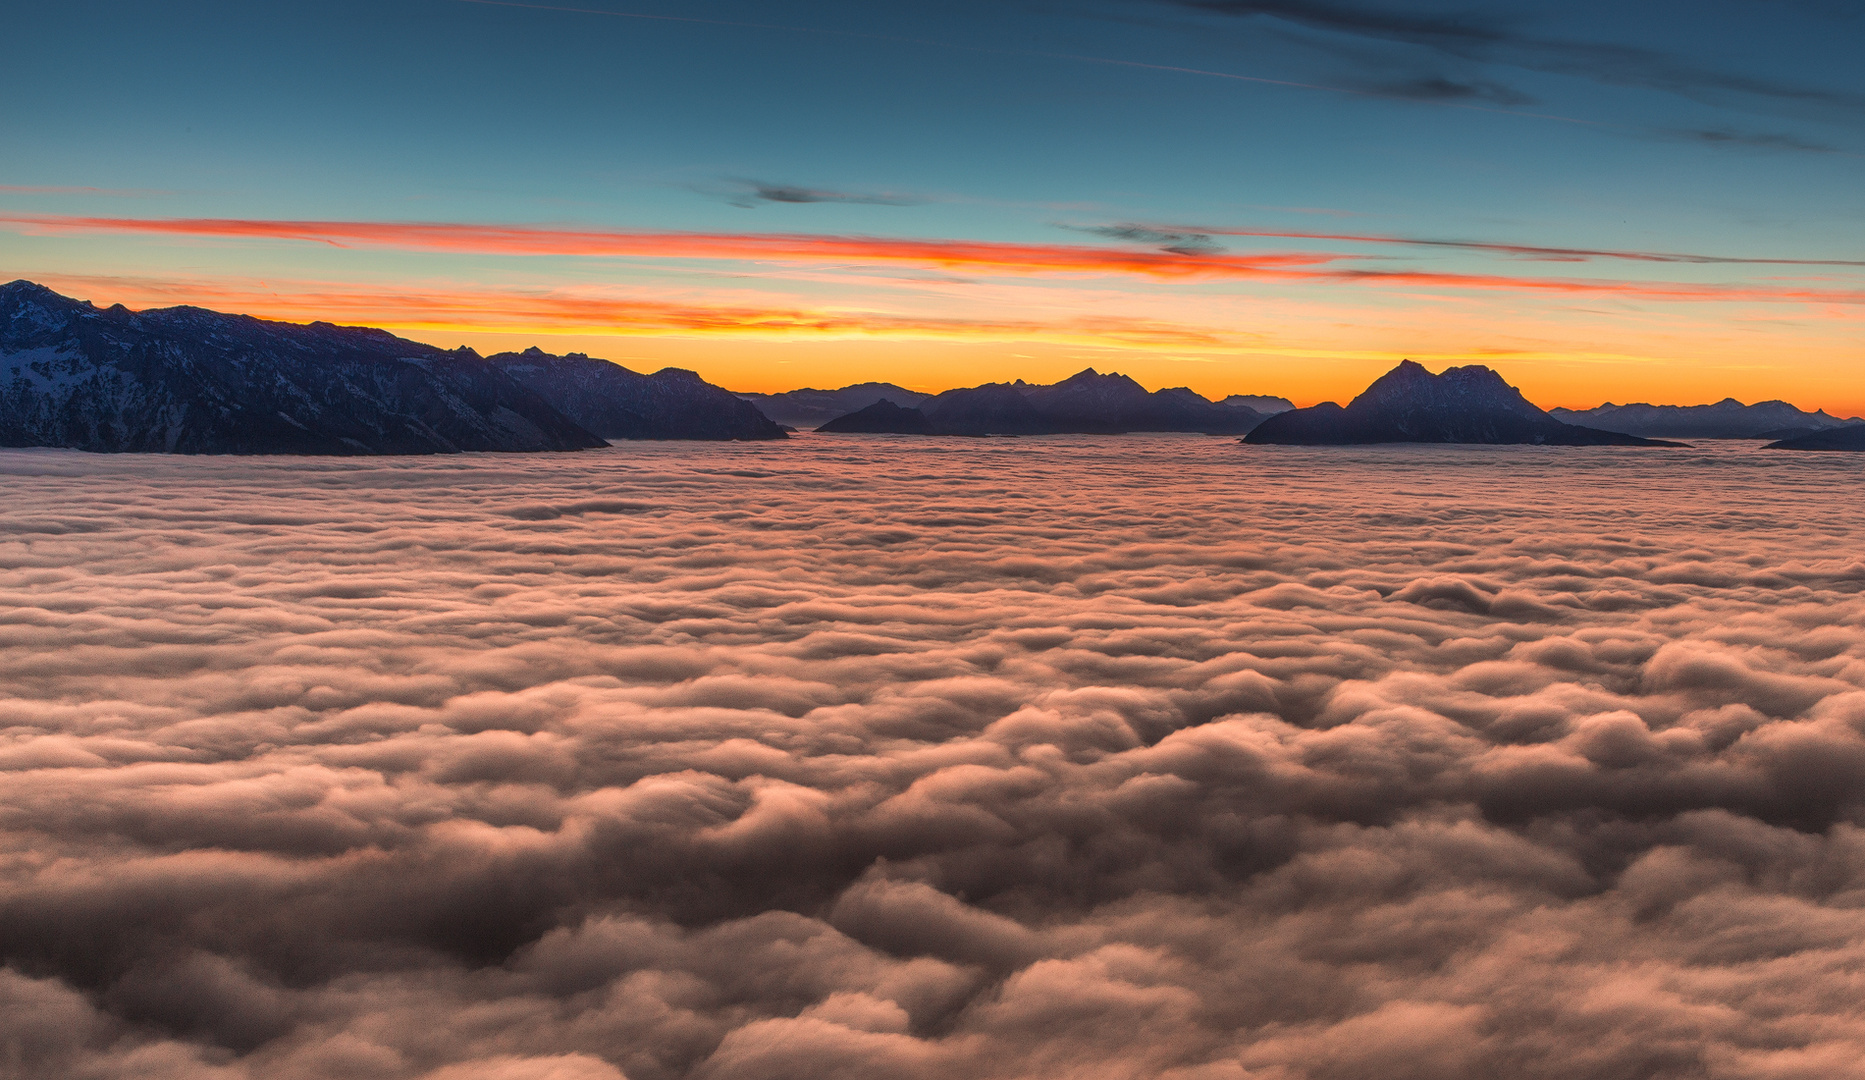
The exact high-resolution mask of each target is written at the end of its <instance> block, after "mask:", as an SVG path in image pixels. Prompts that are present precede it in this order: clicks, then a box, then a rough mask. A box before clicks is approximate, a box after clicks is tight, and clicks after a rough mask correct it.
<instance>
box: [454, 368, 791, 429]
mask: <svg viewBox="0 0 1865 1080" xmlns="http://www.w3.org/2000/svg"><path fill="white" fill-rule="evenodd" d="M486 363H487V364H489V365H491V366H492V367H493V368H494V369H495V370H497V371H500V372H502V373H504V374H505V375H506V376H508V377H510V378H511V379H512V380H513V381H515V382H517V383H519V384H521V385H523V386H525V387H528V388H529V389H531V390H533V391H535V392H536V393H537V394H538V396H540V397H542V398H543V399H544V400H546V401H548V402H550V403H551V404H552V405H554V406H556V408H557V410H558V411H559V412H561V413H563V414H564V415H565V416H568V417H569V418H570V419H572V420H574V421H576V422H577V423H578V424H581V425H582V426H583V427H585V428H588V429H589V430H590V431H593V432H595V433H596V434H597V435H600V436H601V437H602V438H604V439H736V440H747V441H749V440H759V439H781V438H784V437H785V435H784V429H783V428H781V427H779V426H778V425H776V424H774V423H772V422H771V421H770V419H769V418H767V417H766V416H765V415H764V414H763V413H762V412H760V411H759V410H758V407H757V406H756V405H753V404H752V403H751V402H749V401H746V400H745V399H744V398H743V397H741V396H740V395H738V394H734V393H732V392H731V391H729V390H723V389H721V388H719V387H717V386H714V385H712V384H711V383H709V382H707V381H705V380H704V379H702V378H700V377H699V376H698V375H696V374H694V373H693V372H691V371H687V370H684V369H682V368H662V369H661V370H659V371H657V372H655V373H654V374H652V375H642V374H638V373H636V372H633V371H630V370H628V369H627V368H625V367H623V366H621V365H620V364H615V363H611V362H609V361H607V360H597V359H593V358H591V357H589V356H585V355H583V354H582V353H570V354H569V355H568V356H553V355H551V354H550V353H547V352H544V351H543V350H542V349H538V348H535V347H534V348H530V349H526V350H525V351H524V352H521V353H511V352H507V353H498V354H496V355H493V356H489V357H487V358H486Z"/></svg>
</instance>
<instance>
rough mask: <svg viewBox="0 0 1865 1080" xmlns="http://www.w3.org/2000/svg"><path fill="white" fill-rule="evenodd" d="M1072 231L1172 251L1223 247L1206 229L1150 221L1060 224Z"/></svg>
mask: <svg viewBox="0 0 1865 1080" xmlns="http://www.w3.org/2000/svg"><path fill="white" fill-rule="evenodd" d="M1062 228H1064V229H1069V230H1071V231H1073V232H1083V233H1088V234H1090V235H1093V236H1100V237H1105V238H1106V239H1109V240H1127V241H1131V242H1133V243H1136V244H1147V245H1149V246H1152V247H1156V248H1158V249H1159V250H1161V251H1169V252H1171V253H1172V254H1174V255H1215V254H1217V253H1219V252H1222V251H1223V250H1224V248H1223V247H1222V246H1221V245H1219V244H1218V242H1217V241H1215V240H1213V239H1211V236H1210V234H1209V233H1202V232H1193V231H1178V230H1172V229H1162V228H1157V227H1155V226H1151V225H1063V226H1062Z"/></svg>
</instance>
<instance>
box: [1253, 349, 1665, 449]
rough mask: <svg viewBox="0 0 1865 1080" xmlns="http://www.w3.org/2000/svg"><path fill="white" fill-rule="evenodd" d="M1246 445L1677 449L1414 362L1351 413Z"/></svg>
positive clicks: (1272, 422)
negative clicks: (1570, 420)
mask: <svg viewBox="0 0 1865 1080" xmlns="http://www.w3.org/2000/svg"><path fill="white" fill-rule="evenodd" d="M1244 441H1245V442H1248V443H1259V444H1263V443H1281V444H1292V445H1301V446H1325V445H1353V444H1362V443H1395V442H1422V443H1538V444H1544V445H1548V446H1675V445H1677V444H1675V443H1665V442H1660V441H1657V440H1651V439H1643V438H1639V437H1638V436H1635V435H1625V434H1621V433H1619V432H1613V431H1601V430H1598V429H1596V428H1589V427H1581V426H1578V425H1575V424H1565V423H1562V422H1561V421H1559V420H1557V419H1555V418H1554V417H1552V416H1550V415H1548V414H1547V413H1546V412H1544V411H1543V410H1541V409H1539V408H1537V407H1536V406H1535V405H1533V404H1531V403H1530V402H1529V401H1528V399H1527V398H1525V397H1523V396H1522V392H1521V391H1520V390H1517V389H1516V388H1515V387H1513V386H1510V385H1509V384H1508V383H1507V382H1506V381H1504V380H1503V378H1502V376H1501V375H1498V374H1497V373H1496V372H1495V371H1493V370H1491V369H1490V368H1487V367H1483V366H1481V365H1477V364H1472V365H1469V366H1466V367H1454V368H1447V369H1445V370H1444V371H1443V372H1441V373H1439V374H1436V375H1433V374H1432V373H1431V372H1429V371H1427V370H1425V368H1424V366H1423V365H1421V364H1417V363H1414V362H1413V361H1410V360H1406V361H1403V362H1401V363H1400V364H1399V366H1397V367H1395V368H1393V369H1392V370H1391V371H1388V372H1386V373H1385V374H1384V375H1381V376H1380V377H1379V378H1378V379H1375V380H1374V381H1373V384H1372V385H1371V386H1368V387H1367V388H1366V390H1365V391H1363V392H1362V393H1361V394H1360V396H1358V397H1356V398H1354V399H1353V400H1352V401H1351V402H1349V403H1348V404H1347V406H1346V408H1342V407H1341V406H1339V405H1337V404H1335V403H1334V402H1331V401H1328V402H1323V403H1322V404H1320V405H1315V406H1313V407H1311V408H1306V409H1294V410H1291V411H1289V412H1284V413H1279V414H1277V415H1275V416H1272V417H1270V418H1269V419H1267V420H1265V421H1263V422H1262V423H1261V424H1259V425H1258V426H1257V427H1256V428H1255V429H1254V430H1252V431H1251V432H1250V433H1249V434H1248V435H1246V436H1245V437H1244Z"/></svg>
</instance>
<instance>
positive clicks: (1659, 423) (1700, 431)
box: [1548, 398, 1858, 439]
mask: <svg viewBox="0 0 1865 1080" xmlns="http://www.w3.org/2000/svg"><path fill="white" fill-rule="evenodd" d="M1548 415H1550V416H1552V417H1554V418H1555V419H1556V420H1560V421H1562V422H1564V423H1568V424H1585V425H1586V426H1588V427H1594V428H1599V429H1600V430H1601V431H1617V432H1622V433H1624V434H1626V435H1643V436H1645V437H1647V438H1660V439H1766V438H1775V439H1779V438H1784V437H1786V436H1785V434H1784V433H1786V432H1809V431H1819V430H1822V429H1825V428H1836V427H1843V426H1845V425H1846V424H1848V423H1856V422H1858V421H1857V419H1856V418H1854V419H1853V420H1841V419H1839V418H1838V417H1836V416H1828V415H1827V414H1826V411H1825V410H1824V409H1822V410H1820V411H1818V412H1803V411H1802V410H1800V409H1797V408H1795V407H1794V406H1792V405H1789V404H1788V403H1787V402H1785V401H1758V402H1756V403H1755V404H1753V405H1744V404H1742V403H1741V402H1739V401H1737V400H1736V399H1734V398H1724V399H1722V400H1721V401H1719V402H1717V403H1716V404H1714V405H1646V404H1644V403H1642V402H1641V403H1639V404H1635V405H1612V404H1606V405H1601V406H1599V407H1598V408H1593V409H1581V410H1575V409H1549V410H1548Z"/></svg>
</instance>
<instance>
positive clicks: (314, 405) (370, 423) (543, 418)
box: [0, 281, 603, 454]
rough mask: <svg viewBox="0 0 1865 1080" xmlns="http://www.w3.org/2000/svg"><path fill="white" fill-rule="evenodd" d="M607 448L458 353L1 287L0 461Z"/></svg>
mask: <svg viewBox="0 0 1865 1080" xmlns="http://www.w3.org/2000/svg"><path fill="white" fill-rule="evenodd" d="M602 445H603V441H602V440H601V439H599V438H597V437H596V436H595V435H594V434H592V433H591V432H589V431H586V430H584V429H583V428H582V427H580V426H579V425H577V424H576V423H575V422H574V421H573V420H571V419H570V418H568V417H566V416H564V415H563V414H562V413H560V412H558V411H557V410H556V409H554V408H552V407H551V406H550V404H549V403H548V402H546V401H545V400H544V399H543V398H541V397H539V396H538V395H537V394H536V393H534V392H533V391H531V390H528V389H526V388H525V387H523V386H521V385H519V384H518V383H516V382H514V381H512V380H511V379H509V378H507V377H506V376H505V375H503V374H501V373H500V372H499V371H497V370H495V369H494V368H492V367H491V366H489V365H488V364H487V363H486V362H485V361H484V360H482V359H481V358H480V357H479V355H478V354H477V353H475V352H473V351H472V350H470V349H457V350H454V351H452V352H448V351H446V350H443V349H438V348H435V347H434V346H432V345H422V344H420V343H418V342H413V341H406V340H403V339H401V338H398V337H395V336H394V335H392V334H389V333H388V332H386V331H383V330H370V329H363V328H353V327H338V326H332V325H330V324H328V323H312V324H311V325H309V326H300V325H295V324H292V323H279V322H265V321H262V320H259V319H254V318H251V317H249V316H245V315H223V314H220V313H219V312H214V311H207V310H204V309H202V308H195V307H175V308H164V309H160V310H151V311H141V312H133V311H130V310H128V309H127V308H124V307H123V306H121V305H118V306H116V307H111V308H106V309H100V308H97V307H95V306H93V305H91V304H88V303H85V302H83V301H79V300H73V299H70V298H69V297H64V296H60V295H59V294H57V293H55V292H53V291H52V290H50V289H47V288H45V287H44V286H41V285H35V284H33V283H32V282H29V281H15V282H12V283H11V284H8V285H5V286H0V446H54V447H66V448H70V449H76V450H93V451H104V452H137V453H181V454H439V453H453V452H458V451H466V450H505V451H535V450H579V449H584V448H587V447H596V446H602Z"/></svg>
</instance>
